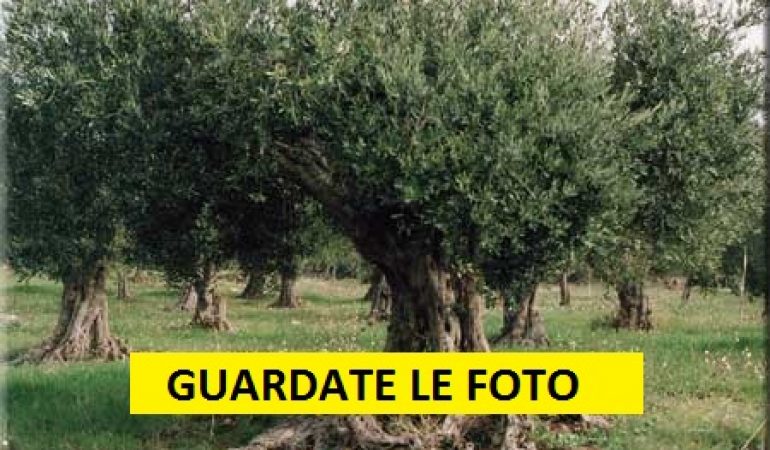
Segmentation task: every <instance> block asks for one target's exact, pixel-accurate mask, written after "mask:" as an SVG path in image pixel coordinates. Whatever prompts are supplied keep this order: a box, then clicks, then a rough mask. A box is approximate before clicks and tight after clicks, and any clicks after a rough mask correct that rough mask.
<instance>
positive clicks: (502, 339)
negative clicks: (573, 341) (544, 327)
mask: <svg viewBox="0 0 770 450" xmlns="http://www.w3.org/2000/svg"><path fill="white" fill-rule="evenodd" d="M490 343H491V344H492V345H494V346H496V345H500V344H502V343H509V344H514V345H516V346H519V347H533V348H537V347H549V346H550V345H551V340H550V339H548V336H546V335H540V336H533V337H531V338H528V337H524V336H522V333H521V331H520V330H518V329H515V328H510V329H508V330H504V331H503V332H502V333H500V334H499V335H497V336H496V337H494V338H492V339H490Z"/></svg>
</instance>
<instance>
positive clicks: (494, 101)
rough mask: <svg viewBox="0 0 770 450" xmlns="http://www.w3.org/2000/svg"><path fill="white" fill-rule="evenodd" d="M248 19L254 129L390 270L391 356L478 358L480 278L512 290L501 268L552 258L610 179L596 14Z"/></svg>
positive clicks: (396, 13) (403, 12)
mask: <svg viewBox="0 0 770 450" xmlns="http://www.w3.org/2000/svg"><path fill="white" fill-rule="evenodd" d="M524 10H526V11H527V12H526V14H524V13H523V11H524ZM253 17H254V19H253V22H254V23H253V24H252V33H253V34H254V35H255V36H254V37H253V39H254V40H255V41H256V42H260V43H264V42H271V44H270V45H267V46H266V47H267V50H265V53H263V54H257V55H254V56H253V58H254V61H252V62H251V66H250V68H249V73H252V74H257V75H255V78H257V77H260V78H259V80H258V82H259V83H261V84H263V85H266V86H268V87H269V89H263V92H264V95H262V96H255V100H256V101H258V102H260V105H263V106H262V107H263V108H265V109H266V110H267V111H269V113H268V115H269V120H264V121H263V124H262V127H263V128H262V130H261V131H262V132H263V133H264V136H265V138H269V139H270V140H271V141H270V143H269V147H268V148H270V149H272V150H273V154H274V155H275V157H276V158H277V159H278V161H279V164H280V166H281V167H282V169H283V170H284V171H286V173H289V174H291V175H292V176H293V177H294V179H295V180H297V182H298V183H299V184H300V185H301V186H302V187H303V189H304V190H305V191H306V192H307V193H308V194H309V195H311V196H313V197H314V198H315V199H316V200H317V201H319V202H320V203H321V204H322V205H323V206H324V207H325V209H326V211H327V212H328V213H329V214H330V215H331V216H332V217H333V218H334V219H335V220H336V222H337V223H338V224H339V225H340V227H341V229H342V230H344V232H345V233H346V234H347V235H348V236H349V237H350V238H351V240H352V241H353V242H354V244H355V245H356V247H357V249H358V251H359V252H360V253H361V254H362V256H364V257H365V258H366V259H368V260H369V261H371V262H372V263H373V264H375V265H376V266H377V267H378V268H379V269H380V270H382V272H383V273H384V274H385V275H386V278H387V280H388V282H389V284H390V287H391V290H392V294H393V306H392V309H393V317H392V320H391V322H390V325H389V329H388V340H387V344H386V349H388V350H402V351H404V350H410V351H448V350H466V351H474V350H475V351H478V350H487V349H488V344H487V341H486V338H485V337H484V333H483V329H482V326H481V325H482V324H481V312H482V309H483V304H482V301H481V297H480V296H479V295H478V283H481V282H482V281H483V279H484V273H483V272H484V269H485V268H487V267H493V268H494V267H501V266H505V265H506V264H507V267H506V268H510V269H511V270H497V271H496V273H495V274H494V275H495V276H496V277H503V278H502V279H501V280H500V281H498V283H500V284H505V283H513V282H515V281H516V282H518V281H519V280H515V278H514V279H511V277H517V276H518V275H519V274H520V273H522V272H523V273H526V270H525V269H524V268H521V267H511V264H510V263H509V262H510V261H511V260H512V259H511V258H509V256H510V255H519V256H520V260H526V259H527V257H529V259H531V260H532V261H531V262H530V261H527V262H526V265H527V267H531V266H533V264H534V263H535V262H537V263H540V262H541V261H539V259H542V260H543V261H542V262H543V263H545V262H547V261H548V258H549V254H550V252H549V251H548V250H547V249H549V248H560V247H563V246H564V245H566V244H568V243H569V242H570V241H571V240H573V239H574V238H575V236H576V235H579V234H580V233H581V231H582V229H583V228H584V226H585V224H586V223H587V218H588V217H590V216H591V215H592V214H593V210H594V209H595V208H601V207H602V204H603V203H604V202H605V201H608V200H611V196H610V194H609V193H608V192H609V189H608V187H609V186H613V188H614V187H615V186H614V185H615V183H616V182H617V179H616V177H615V170H614V168H615V167H616V166H617V165H618V164H620V162H621V161H620V158H619V155H618V154H617V152H616V149H617V148H618V146H617V145H616V144H617V139H618V137H619V136H620V135H621V133H620V130H621V129H622V128H623V119H624V109H623V103H622V102H620V101H616V100H614V99H613V98H611V97H610V96H608V95H607V90H608V88H609V85H608V75H609V72H608V70H607V69H608V66H607V64H606V63H605V62H606V61H605V60H604V59H603V56H604V55H605V53H604V52H602V51H601V48H600V47H599V44H598V43H597V42H595V41H594V36H595V35H594V33H593V30H592V26H593V23H592V18H591V17H592V16H591V13H590V11H589V8H587V7H586V5H564V4H561V3H558V2H550V3H540V2H512V1H504V2H474V3H472V4H465V3H462V4H459V5H458V4H455V3H452V5H443V6H440V5H437V4H436V2H409V3H398V4H388V5H383V4H380V3H375V4H346V3H345V2H322V3H321V5H320V6H311V5H305V4H298V5H297V6H296V7H295V8H294V9H293V10H292V11H291V12H289V11H287V9H286V8H280V7H279V8H276V9H266V10H265V11H260V13H259V14H255V15H254V16H253ZM394 36H395V38H394ZM386 44H387V45H386ZM496 262H499V264H495V263H496ZM506 276H507V277H508V279H505V277H506Z"/></svg>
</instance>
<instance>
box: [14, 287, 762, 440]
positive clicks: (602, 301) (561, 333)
mask: <svg viewBox="0 0 770 450" xmlns="http://www.w3.org/2000/svg"><path fill="white" fill-rule="evenodd" d="M113 287H114V285H113ZM239 287H240V286H235V285H232V284H224V285H223V286H221V288H220V290H221V292H222V293H223V294H225V295H231V296H233V297H234V295H235V293H236V292H237V291H238V288H239ZM299 289H300V292H301V295H302V297H303V299H304V305H303V307H302V308H301V309H298V310H292V311H280V310H271V309H268V308H267V306H268V304H269V303H270V302H271V301H272V299H263V300H261V301H245V300H239V299H234V298H230V299H229V304H228V307H229V308H228V315H229V318H230V320H231V321H232V322H233V324H234V325H235V327H236V329H237V330H236V331H235V332H234V333H214V332H208V331H204V330H197V329H192V328H189V327H188V326H187V324H188V322H189V320H190V313H186V312H182V311H176V310H173V311H168V310H164V307H166V306H169V305H171V304H173V303H174V301H175V300H176V292H174V291H171V290H168V289H166V288H164V287H163V286H162V285H155V286H133V290H134V292H133V293H134V297H135V298H134V300H132V301H130V302H118V301H114V300H112V298H111V306H110V320H111V327H112V331H113V333H114V334H116V335H118V336H120V337H122V338H124V339H127V340H128V342H129V344H130V345H131V346H132V348H133V349H134V350H220V351H228V350H235V351H244V350H254V351H256V350H310V351H337V350H347V351H350V350H378V349H380V348H381V347H382V342H383V339H384V335H385V325H384V324H376V325H374V326H369V325H368V324H367V322H366V318H365V315H366V312H367V311H368V305H366V304H364V303H362V302H361V301H357V299H358V298H360V297H361V296H362V295H363V293H364V291H365V286H362V285H360V284H358V283H357V282H355V281H347V280H345V281H335V282H328V281H321V280H313V279H305V280H302V281H301V282H300V284H299ZM591 293H592V294H593V295H590V296H589V295H588V294H589V293H588V290H587V288H586V287H584V286H580V287H578V288H576V289H575V290H574V291H573V302H572V306H571V307H569V308H563V307H559V306H558V305H557V303H558V299H557V291H556V290H555V288H554V289H551V288H550V287H547V286H546V287H544V288H543V289H541V292H540V293H539V296H538V303H539V305H540V308H541V311H542V313H543V316H544V319H545V321H546V325H547V327H548V330H549V334H550V338H551V341H552V346H551V348H550V350H554V351H572V350H578V351H591V350H606V351H624V350H628V351H642V352H644V355H645V365H646V367H645V414H644V415H643V416H616V417H611V418H610V420H611V421H612V423H613V427H612V429H611V430H610V431H609V433H607V434H605V433H603V432H598V431H597V432H593V433H591V434H588V435H581V436H577V435H570V434H562V435H552V434H549V433H547V432H546V430H544V429H542V428H537V429H536V431H535V433H536V435H537V436H538V439H539V445H538V448H539V449H541V448H545V449H569V448H576V447H578V446H581V445H582V446H590V448H601V449H634V450H636V449H638V450H647V449H649V450H658V449H672V450H673V449H693V450H695V449H698V450H704V449H720V450H726V449H739V448H741V446H742V445H743V444H744V443H745V442H746V441H747V440H748V439H749V437H750V436H751V435H752V433H753V432H754V431H755V430H756V429H757V428H758V427H759V426H760V423H761V422H762V419H763V410H762V408H763V404H764V369H765V368H764V339H765V338H764V333H763V322H762V318H761V306H760V305H758V304H749V303H746V302H745V301H742V300H740V299H738V298H737V297H735V296H733V295H730V294H727V293H719V294H716V295H711V296H708V297H705V298H704V296H703V295H702V294H701V293H700V291H696V292H695V294H694V298H693V300H691V302H690V303H689V304H687V305H682V304H681V302H680V300H679V298H678V296H677V295H678V293H677V292H672V291H666V290H663V289H659V288H652V289H651V290H650V291H649V294H650V297H651V301H652V307H653V319H654V322H655V326H656V328H655V330H654V331H652V332H650V333H637V332H623V331H620V332H616V331H615V330H613V329H608V328H606V327H603V326H600V323H601V321H602V320H601V319H602V318H604V317H606V316H608V315H609V314H611V313H612V311H613V310H614V308H615V303H614V301H613V300H612V299H607V298H603V294H604V291H602V290H601V289H600V288H599V287H597V286H596V285H594V286H593V290H592V292H591ZM59 295H60V286H59V285H57V284H55V283H52V282H48V281H44V280H38V279H34V280H31V281H29V282H27V283H14V282H9V283H8V284H7V286H6V288H5V299H6V308H5V309H6V311H7V312H9V313H12V314H16V315H18V316H19V317H20V319H21V321H22V323H21V325H20V326H18V327H13V328H9V329H8V330H7V332H6V333H5V335H6V337H7V340H6V345H5V347H6V348H5V350H4V351H5V352H6V356H7V355H13V354H17V353H18V352H20V351H23V350H25V349H27V348H29V347H30V346H33V345H36V344H37V343H39V342H40V341H41V340H42V339H43V338H44V337H46V336H47V335H48V333H49V332H50V331H51V330H52V329H53V325H54V322H55V320H56V314H57V308H58V306H59ZM501 320H502V319H501V313H500V311H499V310H496V311H494V310H491V311H489V312H488V313H487V316H486V326H487V332H488V334H489V335H493V334H494V333H495V331H497V330H498V329H499V328H500V325H501ZM498 350H510V348H505V349H498ZM607 370H612V368H611V367H608V368H607ZM5 379H6V384H7V400H8V401H7V409H8V411H7V413H8V415H9V421H8V432H9V435H10V443H11V448H18V449H99V450H102V449H171V448H174V449H218V448H227V447H229V446H235V445H242V444H245V443H246V442H248V440H249V439H250V438H251V437H253V436H254V435H255V434H257V433H258V432H259V431H260V430H261V429H263V428H264V427H266V426H268V425H270V424H271V423H272V422H273V421H275V420H276V419H275V418H269V417H242V416H236V417H232V416H228V417H222V416H208V417H186V416H131V415H129V414H128V364H127V363H126V362H116V363H101V364H97V363H81V364H72V365H49V366H15V367H10V368H6V369H5ZM746 448H749V449H758V448H760V442H757V441H756V440H754V441H752V442H751V443H750V444H749V445H748V447H746Z"/></svg>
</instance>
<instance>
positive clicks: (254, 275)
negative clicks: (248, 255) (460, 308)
mask: <svg viewBox="0 0 770 450" xmlns="http://www.w3.org/2000/svg"><path fill="white" fill-rule="evenodd" d="M264 295H265V274H264V273H262V271H260V270H255V269H251V270H249V273H248V279H247V281H246V287H245V288H244V289H243V292H241V295H240V296H239V297H240V298H246V299H252V300H253V299H257V298H260V297H264Z"/></svg>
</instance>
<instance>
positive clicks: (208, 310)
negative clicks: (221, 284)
mask: <svg viewBox="0 0 770 450" xmlns="http://www.w3.org/2000/svg"><path fill="white" fill-rule="evenodd" d="M192 285H193V288H194V289H195V297H196V302H195V313H194V314H193V319H192V322H191V324H192V325H194V326H199V327H202V328H210V329H214V330H218V331H228V330H231V329H232V325H231V324H230V322H229V321H228V320H227V304H226V302H225V299H224V298H222V297H220V296H219V295H218V294H216V293H215V286H216V270H215V267H214V265H213V264H211V263H206V264H204V266H203V268H202V270H201V273H200V274H199V276H198V277H197V278H196V279H195V281H194V282H193V284H192Z"/></svg>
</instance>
